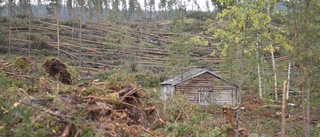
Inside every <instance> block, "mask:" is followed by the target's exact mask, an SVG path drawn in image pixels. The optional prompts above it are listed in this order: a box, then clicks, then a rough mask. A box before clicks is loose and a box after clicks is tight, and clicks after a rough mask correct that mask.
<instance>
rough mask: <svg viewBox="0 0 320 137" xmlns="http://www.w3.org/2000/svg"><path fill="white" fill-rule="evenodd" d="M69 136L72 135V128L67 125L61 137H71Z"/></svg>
mask: <svg viewBox="0 0 320 137" xmlns="http://www.w3.org/2000/svg"><path fill="white" fill-rule="evenodd" d="M69 134H70V126H69V125H67V126H66V127H65V128H64V130H63V132H62V134H61V135H60V136H59V137H69V136H70V135H69Z"/></svg>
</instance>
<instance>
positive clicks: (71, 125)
mask: <svg viewBox="0 0 320 137" xmlns="http://www.w3.org/2000/svg"><path fill="white" fill-rule="evenodd" d="M21 60H22V61H24V60H23V59H21ZM20 62H21V61H20ZM20 64H21V63H20ZM25 64H26V65H27V66H29V64H30V63H25ZM16 66H17V65H16ZM16 66H14V65H11V64H9V63H6V62H2V63H1V65H0V70H2V72H5V73H4V74H7V75H8V76H9V75H10V76H12V77H21V76H24V77H25V79H23V80H20V82H23V81H26V82H29V80H28V78H29V77H33V76H32V74H30V75H18V74H16V72H9V71H10V70H15V69H7V68H8V67H16ZM42 67H43V68H44V69H45V71H46V72H47V73H48V75H49V77H47V76H41V77H40V78H39V79H38V78H36V77H33V78H34V80H36V81H38V82H32V83H35V85H34V86H32V87H31V88H30V87H29V88H26V87H24V88H18V89H15V90H14V91H13V92H15V94H13V95H12V93H10V95H11V96H10V98H13V99H12V100H13V101H14V102H13V104H11V107H10V106H8V107H5V106H4V107H2V110H4V112H3V113H2V110H1V111H0V114H5V115H13V117H17V114H19V115H24V114H23V113H22V112H26V111H21V110H16V109H17V108H24V109H25V110H31V111H28V113H30V114H28V115H29V116H28V118H30V119H32V122H31V123H30V125H31V127H32V130H34V131H41V130H44V131H46V134H45V136H60V137H71V136H72V137H73V136H87V135H88V136H98V135H99V136H108V137H118V136H141V135H142V134H144V135H149V136H161V133H155V131H154V130H151V129H149V128H148V127H152V126H153V125H157V124H159V123H165V122H164V121H163V120H162V119H161V118H160V115H159V110H158V109H157V107H156V105H155V104H154V103H152V102H151V101H150V99H149V97H148V94H147V92H145V91H144V90H143V89H142V88H140V87H137V86H135V85H133V84H131V83H128V82H121V81H117V82H116V83H114V82H113V83H110V82H99V80H92V81H87V82H85V83H82V84H81V83H78V85H75V84H74V85H70V84H72V80H71V74H70V73H69V72H68V71H67V66H66V65H65V64H64V63H62V62H60V61H59V60H58V59H55V58H48V59H46V60H45V61H44V63H43V64H42ZM56 76H59V81H55V80H54V79H55V77H56ZM24 89H27V90H24ZM40 89H41V90H40ZM0 103H1V102H0ZM7 104H9V103H7ZM10 109H12V110H10ZM11 111H13V112H14V113H11ZM19 117H21V116H19ZM22 117H23V116H22ZM19 119H20V118H19ZM24 120H25V118H22V119H21V123H15V124H14V125H11V126H10V128H13V129H17V128H19V126H20V125H21V124H22V123H26V121H24ZM0 125H1V123H0ZM6 127H7V126H6ZM46 128H48V129H46ZM50 128H52V129H50ZM48 131H49V133H48ZM89 131H90V132H89ZM5 135H16V133H6V134H5Z"/></svg>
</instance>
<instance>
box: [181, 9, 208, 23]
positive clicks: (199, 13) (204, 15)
mask: <svg viewBox="0 0 320 137" xmlns="http://www.w3.org/2000/svg"><path fill="white" fill-rule="evenodd" d="M186 17H187V18H192V19H197V20H202V21H205V20H207V19H214V16H213V14H211V13H207V12H202V11H197V12H191V13H189V14H188V15H187V16H186Z"/></svg>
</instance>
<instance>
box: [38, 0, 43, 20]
mask: <svg viewBox="0 0 320 137" xmlns="http://www.w3.org/2000/svg"><path fill="white" fill-rule="evenodd" d="M41 7H42V2H41V0H38V18H39V20H40V11H41Z"/></svg>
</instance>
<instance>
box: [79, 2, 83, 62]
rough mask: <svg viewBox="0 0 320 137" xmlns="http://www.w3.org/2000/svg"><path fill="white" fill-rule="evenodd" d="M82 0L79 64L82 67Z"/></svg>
mask: <svg viewBox="0 0 320 137" xmlns="http://www.w3.org/2000/svg"><path fill="white" fill-rule="evenodd" d="M82 3H83V2H82V0H80V22H79V25H80V29H79V43H80V49H79V53H80V54H79V66H80V67H81V66H82V37H81V35H82V32H81V31H82V30H81V29H82V7H83V5H82Z"/></svg>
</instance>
